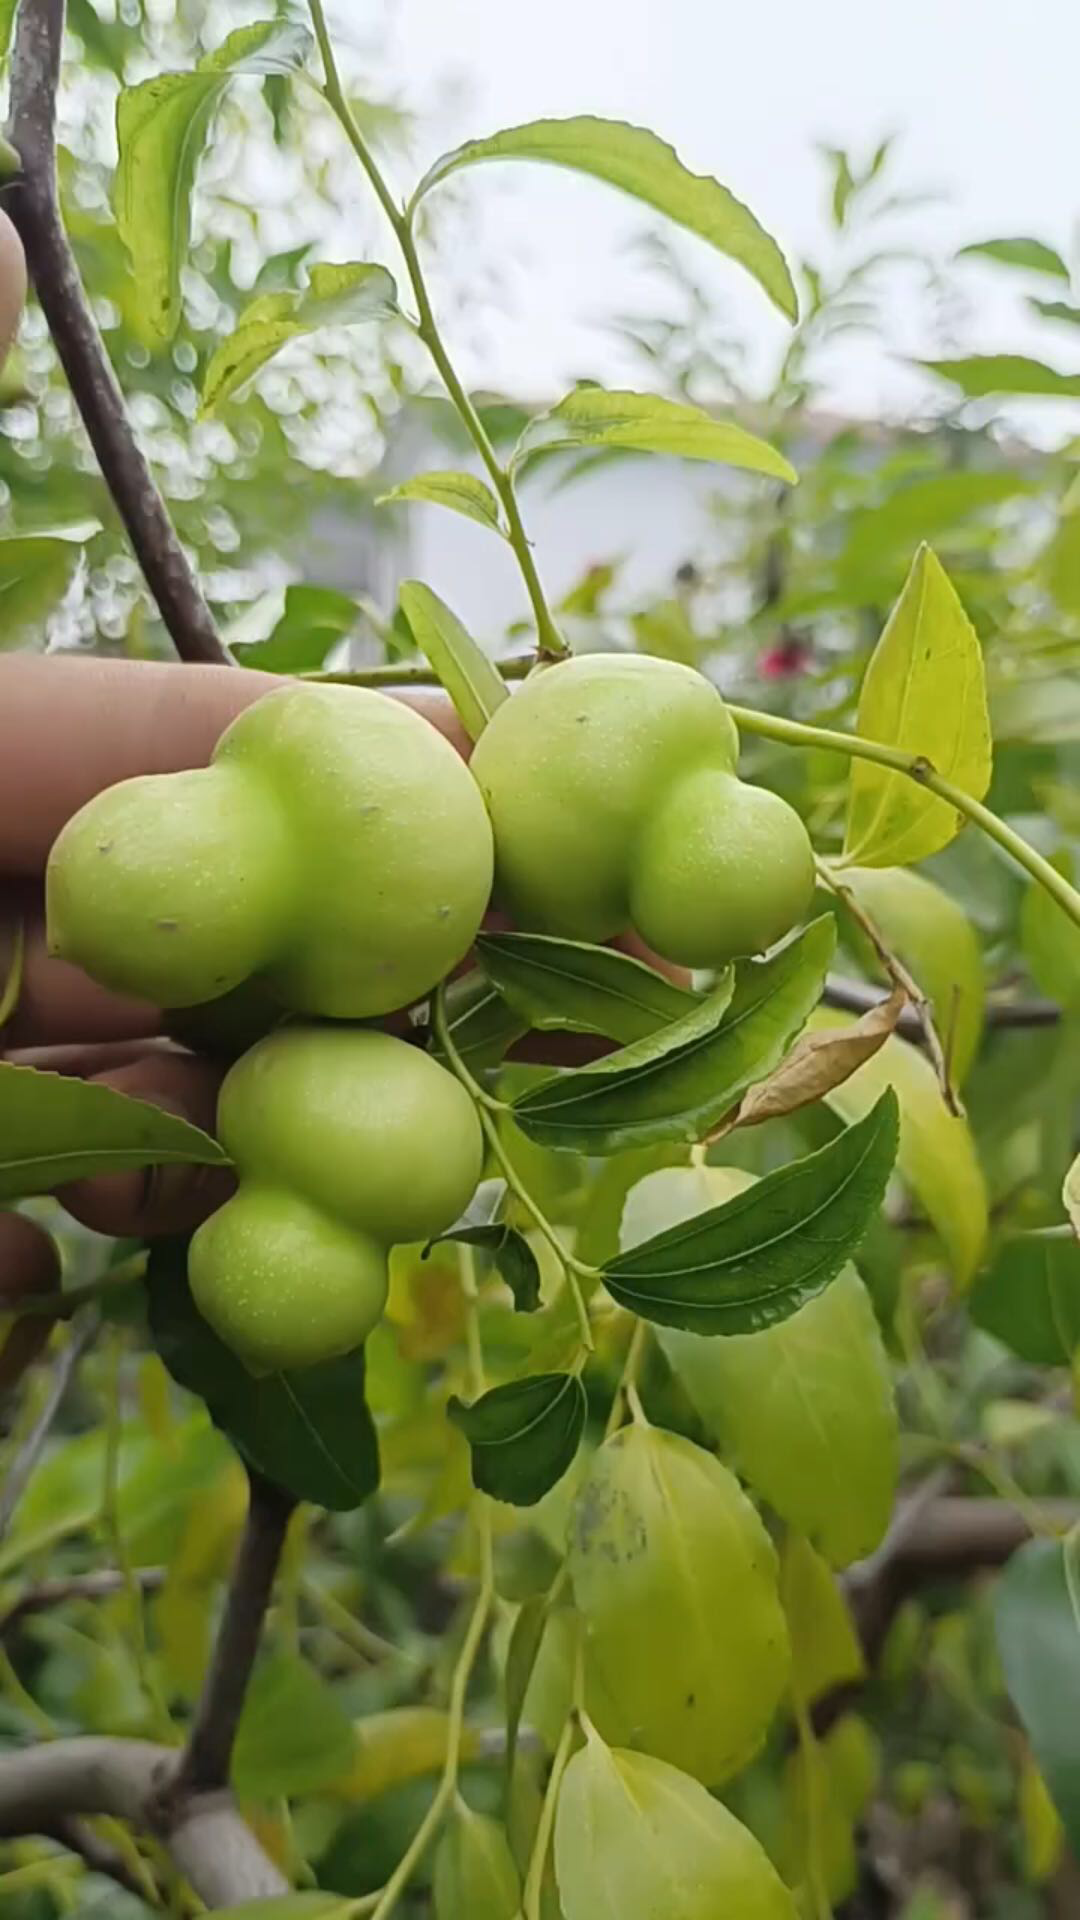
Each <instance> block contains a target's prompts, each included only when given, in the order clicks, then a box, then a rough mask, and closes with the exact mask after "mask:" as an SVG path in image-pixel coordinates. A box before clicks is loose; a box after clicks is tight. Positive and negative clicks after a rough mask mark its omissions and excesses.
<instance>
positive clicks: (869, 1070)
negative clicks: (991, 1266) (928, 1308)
mask: <svg viewBox="0 0 1080 1920" xmlns="http://www.w3.org/2000/svg"><path fill="white" fill-rule="evenodd" d="M844 1020H845V1016H844V1015H843V1014H841V1013H837V1012H835V1011H834V1010H833V1009H832V1008H826V1007H819V1008H818V1010H817V1012H816V1013H814V1014H812V1015H811V1025H813V1026H815V1027H823V1026H836V1025H842V1024H843V1023H844ZM886 1087H894V1088H895V1089H896V1096H897V1099H898V1100H899V1102H900V1151H899V1153H898V1155H897V1162H896V1165H897V1171H898V1172H899V1174H900V1176H901V1178H902V1179H903V1181H904V1184H905V1185H906V1186H907V1187H908V1188H909V1189H910V1191H911V1194H912V1196H913V1197H914V1199H915V1200H916V1201H917V1202H918V1204H919V1206H920V1207H921V1208H922V1210H923V1212H924V1213H925V1214H926V1216H927V1218H928V1219H929V1220H930V1222H931V1223H932V1225H933V1226H934V1227H935V1228H936V1230H937V1233H938V1236H939V1238H940V1239H941V1242H942V1244H943V1246H944V1248H945V1252H946V1254H947V1256H948V1260H949V1265H950V1267H951V1269H952V1272H953V1275H954V1277H955V1279H956V1280H957V1282H958V1284H959V1285H960V1286H961V1287H966V1286H967V1285H968V1284H969V1283H970V1281H971V1278H972V1276H973V1274H974V1272H975V1269H976V1267H977V1266H978V1264H979V1260H980V1259H981V1257H982V1251H983V1246H984V1244H985V1241H986V1232H987V1224H988V1214H987V1200H986V1185H985V1182H984V1180H983V1175H982V1169H981V1167H980V1166H979V1159H978V1154H977V1153H976V1150H975V1142H974V1140H973V1138H972V1135H971V1129H970V1128H969V1126H968V1123H967V1121H966V1120H965V1119H964V1118H963V1117H962V1116H960V1115H957V1114H952V1113H950V1112H949V1111H948V1109H947V1108H946V1106H945V1103H944V1101H943V1100H942V1097H941V1089H940V1087H939V1086H938V1083H937V1076H936V1075H935V1073H934V1069H933V1067H932V1066H931V1065H930V1062H929V1060H927V1058H926V1056H925V1055H924V1054H922V1053H920V1052H919V1051H918V1050H917V1048H915V1047H913V1046H910V1045H909V1044H908V1042H907V1041H906V1040H900V1039H899V1038H898V1037H897V1036H896V1035H895V1034H893V1035H892V1036H891V1038H890V1039H888V1040H886V1042H885V1045H884V1046H883V1047H882V1049H881V1051H880V1053H876V1054H875V1055H874V1057H873V1059H872V1060H868V1061H867V1062H866V1064H865V1065H864V1066H861V1067H860V1068H859V1070H858V1072H857V1073H854V1074H852V1076H851V1079H850V1080H845V1082H844V1084H843V1086H842V1087H836V1088H834V1089H833V1091H832V1092H831V1093H829V1094H827V1095H826V1098H827V1100H828V1103H829V1105H830V1106H831V1107H832V1108H833V1109H834V1111H835V1112H836V1113H838V1114H839V1115H840V1118H841V1119H842V1120H844V1121H846V1122H847V1124H848V1125H850V1124H851V1122H852V1121H855V1120H861V1119H862V1118H863V1116H864V1115H865V1114H867V1113H869V1111H870V1109H871V1107H872V1106H873V1104H874V1102H875V1100H877V1099H878V1098H879V1096H880V1095H881V1094H882V1093H883V1092H884V1090H885V1088H886Z"/></svg>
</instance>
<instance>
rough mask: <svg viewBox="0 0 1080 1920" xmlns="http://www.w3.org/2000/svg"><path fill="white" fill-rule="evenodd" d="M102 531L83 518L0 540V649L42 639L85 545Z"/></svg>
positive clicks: (91, 521) (92, 521)
mask: <svg viewBox="0 0 1080 1920" xmlns="http://www.w3.org/2000/svg"><path fill="white" fill-rule="evenodd" d="M100 531H101V524H100V522H99V521H97V520H85V521H81V522H79V524H78V525H75V526H71V527H50V528H49V529H48V530H42V531H40V532H36V533H20V534H12V535H10V536H9V537H8V538H6V539H0V653H2V652H3V651H4V650H5V649H6V648H8V647H17V646H20V645H21V644H22V643H23V642H24V641H26V640H27V639H29V638H30V637H31V636H33V635H41V637H44V636H43V629H44V624H45V620H46V618H47V616H48V615H49V614H50V613H51V612H52V610H53V608H54V607H55V606H56V605H57V604H58V603H59V602H60V601H61V600H62V599H63V597H64V595H65V593H66V592H67V590H68V588H69V586H70V585H71V582H72V579H73V578H74V575H75V569H76V567H77V566H78V565H79V562H80V560H81V559H82V550H83V546H84V544H85V543H86V541H87V540H91V539H92V538H93V536H94V534H96V533H100Z"/></svg>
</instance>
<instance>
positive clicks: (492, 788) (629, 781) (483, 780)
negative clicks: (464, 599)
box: [472, 654, 813, 967]
mask: <svg viewBox="0 0 1080 1920" xmlns="http://www.w3.org/2000/svg"><path fill="white" fill-rule="evenodd" d="M737 753H738V737H737V735H736V732H735V727H734V724H733V722H732V719H731V716H730V714H729V713H728V710H727V708H726V706H725V705H724V702H723V700H722V698H721V696H720V694H719V693H718V692H717V690H716V688H715V687H714V686H712V684H711V683H710V682H709V681H708V680H706V679H704V678H703V676H702V675H701V674H699V673H695V672H694V671H693V669H692V668H690V667H684V666H680V665H678V664H677V663H676V662H674V661H671V660H658V659H654V658H652V657H651V656H647V655H641V654H587V655H584V656H581V657H579V658H578V659H576V660H568V661H564V662H561V663H560V664H559V665H558V666H555V667H550V668H545V669H544V671H543V672H542V673H538V674H535V675H534V676H533V677H531V678H530V679H529V680H528V681H527V682H526V684H525V686H524V687H523V688H522V689H521V691H520V692H519V693H517V694H515V695H514V697H513V699H511V700H507V701H505V702H504V704H503V705H502V706H501V707H500V708H499V709H498V711H497V713H496V714H495V715H494V717H493V719H492V720H491V721H490V722H489V724H488V726H487V727H486V728H485V730H484V732H483V734H482V735H481V737H480V739H479V740H478V742H477V745H476V749H475V751H474V754H473V759H472V769H473V773H474V774H475V776H476V779H477V781H478V782H479V784H480V787H481V790H482V792H483V794H484V798H485V799H486V801H487V804H488V810H489V812H490V814H491V819H492V824H493V826H494V829H495V860H496V883H497V890H498V894H499V898H500V900H501V903H502V904H503V905H504V906H505V907H506V908H507V909H508V911H509V912H511V913H512V914H513V915H514V917H515V919H517V920H518V921H519V922H520V923H521V924H522V925H524V926H532V927H538V928H540V929H541V930H542V931H544V932H547V933H555V934H563V935H566V936H568V937H570V938H572V939H579V940H594V941H600V940H609V939H611V938H612V937H613V936H614V935H615V934H617V933H621V932H623V931H625V929H626V928H627V927H628V926H631V925H633V926H634V927H636V929H637V931H638V932H639V933H640V934H642V935H643V937H644V938H645V939H646V940H647V941H649V943H650V944H651V945H652V946H653V947H654V948H655V949H656V951H657V952H659V953H661V954H662V955H663V956H664V957H665V958H666V959H668V960H673V961H676V962H678V963H679V964H681V965H684V966H692V967H717V966H721V965H724V964H726V962H727V961H728V960H731V959H733V958H734V957H735V956H736V955H738V954H744V953H756V952H759V951H760V950H761V949H762V948H763V947H765V946H769V945H771V944H772V943H773V942H774V941H776V940H778V939H779V938H780V937H781V935H782V934H785V933H787V932H788V930H789V929H790V928H791V927H792V926H793V925H794V924H795V922H796V921H797V920H798V919H799V918H800V916H801V915H802V913H803V911H804V909H805V908H806V906H807V905H808V903H809V900H810V897H811V894H812V891H813V858H812V855H811V851H810V843H809V841H808V839H807V837H806V831H805V828H804V827H803V825H802V822H801V821H800V820H799V818H798V815H797V814H795V813H793V812H792V810H791V808H790V807H789V806H788V805H787V803H786V801H783V800H781V799H779V798H778V797H777V795H775V794H770V793H765V792H763V791H761V790H759V789H757V788H752V787H747V786H745V785H744V784H743V783H742V782H741V781H739V780H738V779H736V777H735V761H736V756H737Z"/></svg>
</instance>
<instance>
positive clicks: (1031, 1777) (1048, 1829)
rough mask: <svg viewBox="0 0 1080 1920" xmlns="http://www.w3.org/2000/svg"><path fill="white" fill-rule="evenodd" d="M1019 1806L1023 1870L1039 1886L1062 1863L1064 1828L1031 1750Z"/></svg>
mask: <svg viewBox="0 0 1080 1920" xmlns="http://www.w3.org/2000/svg"><path fill="white" fill-rule="evenodd" d="M1017 1806H1018V1811H1019V1814H1020V1833H1021V1837H1022V1839H1023V1844H1024V1872H1025V1874H1026V1875H1027V1878H1028V1879H1029V1880H1030V1881H1031V1882H1032V1883H1033V1885H1035V1886H1037V1887H1039V1886H1042V1885H1044V1884H1045V1882H1046V1881H1047V1880H1049V1879H1051V1878H1052V1877H1053V1875H1054V1874H1055V1873H1056V1872H1057V1870H1058V1867H1059V1866H1060V1864H1061V1856H1062V1853H1063V1852H1064V1850H1065V1829H1064V1827H1063V1826H1062V1824H1061V1816H1060V1814H1059V1813H1058V1810H1057V1808H1056V1807H1055V1805H1054V1803H1053V1801H1052V1800H1051V1798H1050V1795H1049V1793H1048V1792H1047V1790H1046V1782H1045V1780H1044V1779H1043V1777H1042V1774H1041V1773H1040V1772H1039V1769H1038V1767H1037V1766H1036V1765H1035V1762H1034V1760H1033V1759H1032V1757H1031V1755H1030V1753H1026V1754H1025V1755H1024V1759H1023V1761H1022V1762H1021V1767H1020V1784H1019V1788H1018V1792H1017Z"/></svg>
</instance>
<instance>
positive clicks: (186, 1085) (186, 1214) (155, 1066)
mask: <svg viewBox="0 0 1080 1920" xmlns="http://www.w3.org/2000/svg"><path fill="white" fill-rule="evenodd" d="M222 1074H223V1068H221V1067H220V1066H217V1065H215V1064H214V1062H213V1061H210V1060H203V1059H200V1058H199V1057H198V1056H197V1055H196V1054H191V1053H164V1052H158V1053H148V1054H146V1055H145V1056H144V1057H143V1058H142V1059H141V1060H135V1061H132V1062H130V1063H129V1064H128V1065H126V1066H120V1067H113V1068H110V1069H109V1071H108V1072H106V1073H99V1074H95V1075H93V1076H92V1078H93V1080H94V1081H95V1082H96V1084H98V1085H100V1086H106V1087H115V1088H116V1089H117V1091H118V1092H119V1093H127V1094H130V1095H131V1096H132V1098H133V1099H136V1100H149V1101H150V1102H151V1103H152V1105H154V1106H155V1107H164V1108H165V1110H166V1111H167V1112H168V1113H175V1114H177V1115H179V1117H180V1118H181V1119H182V1120H189V1121H190V1122H191V1123H192V1125H193V1126H196V1127H201V1128H202V1130H203V1132H204V1133H212V1132H213V1130H214V1117H215V1110H216V1107H217V1096H218V1088H219V1087H220V1085H221V1080H222ZM235 1184H236V1183H235V1180H234V1178H233V1175H232V1174H231V1172H229V1170H228V1169H227V1168H223V1167H199V1166H166V1167H138V1168H135V1169H133V1170H132V1171H130V1172H126V1173H106V1174H98V1175H96V1176H95V1177H94V1178H93V1179H91V1180H72V1181H71V1182H70V1183H69V1184H68V1185H67V1186H66V1187H61V1188H60V1189H59V1190H58V1192H57V1196H56V1197H57V1199H58V1200H59V1201H60V1203H61V1205H62V1206H64V1207H66V1208H67V1211H68V1212H69V1213H70V1214H71V1215H72V1217H73V1218H74V1219H76V1220H80V1221H81V1222H82V1224H83V1226H84V1227H92V1228H93V1230H94V1232H95V1233H106V1234H110V1235H111V1236H112V1237H113V1238H115V1239H121V1238H128V1237H131V1238H137V1239H143V1238H152V1237H153V1236H154V1235H155V1234H166V1233H187V1232H189V1231H190V1230H191V1229H192V1228H193V1227H197V1226H198V1225H199V1222H200V1221H201V1220H205V1219H206V1217H207V1215H208V1214H211V1213H213V1212H214V1211H215V1210H216V1209H217V1208H218V1207H220V1206H221V1205H222V1203H223V1202H224V1201H225V1200H227V1199H228V1197H229V1195H230V1193H231V1192H232V1191H233V1188H234V1186H235Z"/></svg>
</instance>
